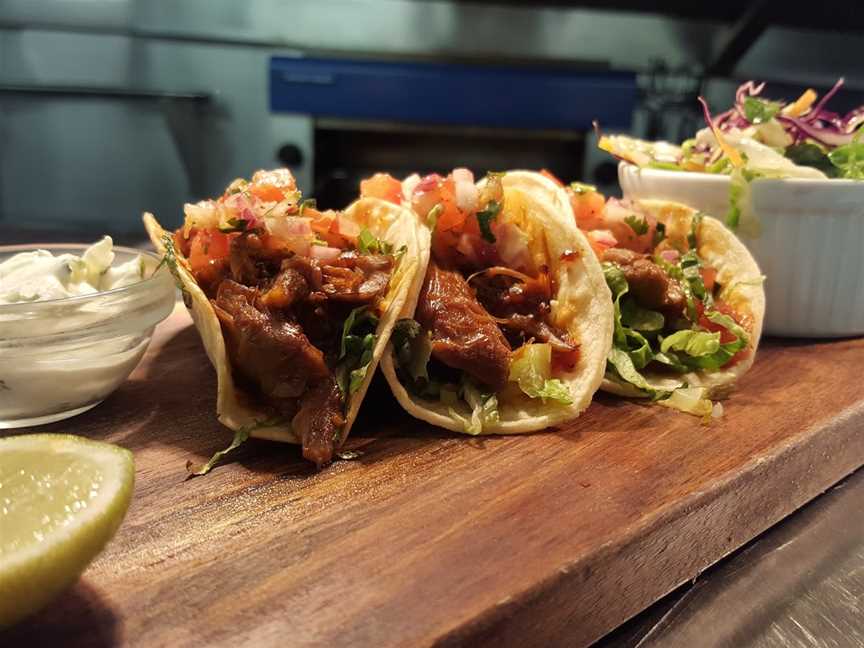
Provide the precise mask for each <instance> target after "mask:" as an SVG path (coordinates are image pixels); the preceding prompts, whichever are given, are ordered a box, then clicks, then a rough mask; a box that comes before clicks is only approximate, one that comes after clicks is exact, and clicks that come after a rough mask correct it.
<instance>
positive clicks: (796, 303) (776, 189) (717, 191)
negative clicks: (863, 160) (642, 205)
mask: <svg viewBox="0 0 864 648" xmlns="http://www.w3.org/2000/svg"><path fill="white" fill-rule="evenodd" d="M618 179H619V182H620V183H621V188H622V189H623V191H624V197H625V198H634V199H638V198H654V199H660V200H674V201H677V202H682V203H685V204H687V205H690V206H691V207H695V208H696V209H699V210H700V211H703V212H705V213H706V214H710V215H712V216H715V217H716V218H718V219H720V220H723V219H724V218H725V215H726V211H727V210H728V208H729V177H728V176H723V175H712V174H707V173H690V172H684V171H663V170H658V169H640V168H639V167H636V166H633V165H631V164H626V163H623V162H622V163H621V164H620V165H619V166H618ZM752 200H753V211H754V213H755V214H756V216H757V217H758V218H759V221H760V223H761V226H762V233H761V235H760V236H759V237H758V238H754V239H747V238H743V237H742V241H743V242H744V244H745V245H747V247H748V248H749V249H750V251H751V252H752V253H753V256H754V257H755V258H756V261H757V262H758V263H759V266H760V267H761V268H762V273H763V274H764V275H765V276H766V280H765V297H766V300H767V308H766V314H765V332H766V333H768V334H769V335H777V336H783V337H843V336H849V335H862V334H864V182H858V181H854V180H810V179H787V180H768V179H761V180H755V181H754V182H753V184H752Z"/></svg>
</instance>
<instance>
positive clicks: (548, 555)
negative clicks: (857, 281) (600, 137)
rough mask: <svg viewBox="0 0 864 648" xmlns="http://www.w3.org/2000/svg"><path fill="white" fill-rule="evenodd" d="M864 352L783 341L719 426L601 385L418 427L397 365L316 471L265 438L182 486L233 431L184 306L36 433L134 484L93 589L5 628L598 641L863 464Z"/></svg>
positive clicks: (62, 639) (290, 637) (196, 639)
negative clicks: (511, 424)
mask: <svg viewBox="0 0 864 648" xmlns="http://www.w3.org/2000/svg"><path fill="white" fill-rule="evenodd" d="M862 359H864V339H858V340H843V341H835V342H824V343H808V344H804V343H794V342H785V343H779V342H771V341H769V342H767V343H765V344H764V345H763V348H762V349H760V351H759V356H758V359H757V362H756V364H755V366H754V368H753V370H752V371H751V372H750V373H749V374H748V375H747V376H746V378H745V379H744V380H743V381H742V383H741V385H740V389H739V391H738V392H737V393H736V394H735V395H734V396H733V397H732V398H731V399H730V400H729V401H727V402H726V414H725V416H724V418H723V419H722V421H720V422H718V423H714V424H712V425H710V426H704V425H702V424H700V422H699V421H698V419H695V418H693V417H690V416H686V415H683V414H679V413H676V412H673V411H669V410H666V409H664V408H661V407H647V406H641V405H637V404H633V403H630V402H623V401H619V400H616V399H613V398H608V397H604V396H600V397H598V398H597V400H596V401H595V403H594V404H593V405H592V406H591V408H590V409H589V410H588V412H587V413H586V414H585V415H583V416H582V417H581V418H580V419H579V420H578V421H576V422H575V423H573V424H572V425H568V426H566V427H564V428H561V429H557V430H550V431H548V432H547V433H543V434H534V435H527V436H516V437H500V438H477V439H475V438H470V437H466V436H457V435H453V434H449V433H447V432H444V431H440V430H436V429H433V428H430V427H429V426H427V425H426V424H423V423H420V422H418V421H415V420H413V419H412V418H410V417H408V416H407V415H405V414H404V413H403V412H402V411H401V410H400V408H399V407H398V405H397V404H396V401H395V400H393V399H392V397H391V396H390V394H389V392H388V391H387V387H386V384H385V383H384V382H383V380H382V381H380V382H378V383H376V386H375V387H374V389H373V390H372V391H371V392H370V394H369V397H368V400H367V402H366V403H364V408H363V410H362V412H361V417H360V419H359V420H358V422H357V425H356V426H355V428H354V432H353V434H352V437H351V439H350V440H349V447H353V448H357V449H359V450H360V452H362V455H361V456H360V457H359V458H358V459H355V460H352V461H339V462H337V463H335V464H334V465H333V466H331V467H330V468H328V469H326V470H324V471H322V472H320V473H318V472H316V471H315V469H314V468H312V467H310V466H309V465H307V464H306V463H305V462H303V461H302V459H301V458H300V453H299V450H298V448H297V447H295V446H286V445H281V444H276V443H269V442H259V441H253V442H250V443H248V444H247V445H245V446H244V447H243V448H242V449H241V450H240V451H239V452H238V453H237V455H236V457H235V461H234V462H233V463H230V464H226V465H223V466H220V467H218V468H216V469H215V470H214V471H213V472H212V473H211V474H210V475H208V476H205V477H198V478H194V479H188V480H187V479H186V470H185V464H186V461H187V460H188V459H192V460H193V461H195V462H196V463H199V462H202V461H204V460H205V459H206V458H208V457H209V456H210V454H211V453H212V452H213V451H214V450H216V449H219V448H221V447H223V446H225V445H226V444H227V442H228V441H229V439H230V434H229V433H227V431H226V430H224V429H223V428H221V427H220V426H219V424H218V423H217V422H216V421H215V417H214V390H215V380H214V375H213V371H212V369H211V368H210V366H209V365H208V363H207V360H206V357H205V355H204V353H203V350H202V348H201V345H200V343H199V341H198V337H197V334H196V332H195V330H194V329H193V328H192V327H191V325H190V322H189V319H188V316H187V315H186V313H185V312H184V311H182V310H178V311H176V312H175V313H174V315H172V316H171V318H170V319H169V320H167V321H166V322H164V323H163V324H162V325H160V327H159V328H158V330H157V333H156V335H155V337H154V339H153V343H152V345H151V346H150V349H149V350H148V353H147V356H146V358H145V359H144V361H143V362H142V363H141V365H140V366H139V367H138V368H137V370H136V371H135V373H134V374H133V375H132V377H131V378H130V380H129V381H128V382H127V383H126V384H125V385H124V386H123V387H122V388H121V389H120V390H118V391H117V392H116V393H115V394H114V395H113V396H111V397H110V398H109V399H108V400H107V401H105V402H104V403H103V404H101V405H100V406H99V407H97V408H95V409H94V410H92V411H91V412H88V413H87V414H84V415H82V416H80V417H78V418H75V419H72V420H69V421H66V422H63V423H58V424H54V425H51V426H46V427H43V428H39V431H46V432H47V431H53V432H60V431H64V432H71V433H75V434H81V435H86V436H88V437H91V438H94V439H103V440H106V441H111V442H114V443H118V444H120V445H122V446H125V447H127V448H130V449H132V450H133V451H134V453H135V461H136V466H137V470H136V478H137V483H136V487H135V497H134V500H133V503H132V506H131V509H130V510H129V513H128V515H127V518H126V520H125V522H124V524H123V526H122V527H121V529H120V531H119V533H118V534H117V537H116V538H115V539H114V540H113V541H112V542H111V544H110V545H109V546H108V548H107V549H106V551H105V552H104V553H103V554H102V555H101V556H100V557H99V558H98V559H97V560H96V561H95V563H94V564H93V565H92V566H91V567H90V568H89V569H88V570H87V571H86V572H85V574H84V576H83V577H82V578H81V580H80V581H79V583H78V584H77V585H76V586H75V587H74V588H73V589H72V590H71V591H69V592H67V593H66V594H65V595H63V596H61V597H60V599H59V600H57V601H56V602H55V603H54V604H52V605H51V606H50V607H49V608H48V609H47V610H46V611H44V612H42V613H40V614H39V615H37V616H36V617H35V618H33V619H32V620H30V621H27V622H25V623H23V624H21V625H19V626H18V627H16V628H14V629H13V630H12V631H10V632H7V634H6V635H5V637H4V636H2V635H0V644H4V645H6V644H5V642H6V641H8V642H9V644H8V645H43V643H44V644H45V645H64V646H94V645H113V644H118V643H122V644H127V645H156V646H191V645H211V646H222V645H224V646H237V645H246V644H249V645H256V646H261V645H279V646H358V647H364V646H375V647H376V648H377V647H385V646H429V645H443V646H453V645H470V646H486V645H489V646H496V648H501V647H503V646H551V645H565V646H580V645H586V644H588V643H590V642H591V641H593V640H595V639H597V638H598V637H600V636H601V635H603V634H604V633H606V632H607V631H609V630H611V629H612V628H613V627H615V626H617V625H618V624H620V623H621V622H623V621H624V620H626V619H627V618H628V617H630V616H631V615H633V614H635V613H637V612H639V611H640V610H641V609H643V608H645V607H646V606H648V605H650V604H651V603H652V602H653V601H655V600H656V599H657V598H659V597H660V596H662V595H663V594H665V593H667V592H669V591H670V590H672V589H673V588H675V587H676V586H677V585H679V584H681V583H682V582H684V581H686V580H688V579H691V578H693V577H694V576H696V575H697V574H698V573H699V572H700V571H701V570H703V569H705V568H706V567H707V566H708V565H710V564H711V563H713V562H715V561H717V560H718V559H719V558H721V557H723V556H724V555H726V554H727V553H729V552H731V551H732V550H734V549H735V548H736V547H739V546H740V545H741V544H743V543H745V542H746V541H748V540H749V539H751V538H752V537H754V536H755V535H756V534H758V533H760V532H761V531H763V530H764V529H766V528H768V527H769V526H771V525H772V524H774V523H775V522H777V521H778V520H780V519H781V518H783V517H784V516H785V515H787V514H789V513H790V512H791V511H793V510H794V509H796V508H798V507H799V506H801V505H802V504H804V503H805V502H807V501H808V500H809V499H811V498H812V497H814V496H815V495H817V494H819V493H820V492H822V491H823V490H824V489H825V488H827V487H828V486H830V485H831V484H833V483H835V482H836V481H838V480H839V479H840V478H842V477H843V476H844V475H846V474H848V473H849V472H851V471H852V470H854V469H855V468H857V467H858V466H859V465H861V464H864V434H862V426H864V393H862V390H861V388H860V380H861V371H862V370H861V361H862ZM28 431H29V430H28ZM49 640H50V641H53V642H54V643H53V644H47V642H48V641H49Z"/></svg>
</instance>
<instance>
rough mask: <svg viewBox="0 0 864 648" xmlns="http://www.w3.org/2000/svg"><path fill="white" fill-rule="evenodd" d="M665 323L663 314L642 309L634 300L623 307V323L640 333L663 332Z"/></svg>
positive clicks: (630, 300)
mask: <svg viewBox="0 0 864 648" xmlns="http://www.w3.org/2000/svg"><path fill="white" fill-rule="evenodd" d="M665 322H666V318H665V317H664V316H663V313H658V312H657V311H653V310H648V309H647V308H642V307H641V306H639V305H638V304H637V303H636V302H635V301H634V300H632V299H628V300H627V301H625V302H624V303H623V304H622V305H621V323H622V324H624V325H625V326H627V327H629V328H631V329H633V330H635V331H639V332H640V333H654V332H656V331H662V330H663V325H664V324H665Z"/></svg>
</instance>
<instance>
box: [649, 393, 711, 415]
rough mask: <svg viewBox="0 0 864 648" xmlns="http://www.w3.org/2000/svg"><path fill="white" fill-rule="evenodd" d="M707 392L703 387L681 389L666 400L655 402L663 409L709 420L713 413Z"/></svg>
mask: <svg viewBox="0 0 864 648" xmlns="http://www.w3.org/2000/svg"><path fill="white" fill-rule="evenodd" d="M707 391H708V390H706V389H705V388H704V387H681V388H680V389H676V390H675V391H673V392H672V394H671V395H670V396H669V397H668V398H663V399H660V400H658V401H657V402H658V403H659V404H660V405H663V406H665V407H670V408H672V409H677V410H678V411H680V412H686V413H687V414H693V415H694V416H701V417H702V419H703V420H709V419H710V418H711V416H712V414H713V412H714V403H712V402H711V399H710V398H708V397H707ZM720 411H722V409H721V410H720Z"/></svg>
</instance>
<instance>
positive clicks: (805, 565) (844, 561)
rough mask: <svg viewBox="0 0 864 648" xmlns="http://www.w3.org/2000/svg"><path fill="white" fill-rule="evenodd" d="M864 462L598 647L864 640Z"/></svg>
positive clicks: (746, 646)
mask: <svg viewBox="0 0 864 648" xmlns="http://www.w3.org/2000/svg"><path fill="white" fill-rule="evenodd" d="M862 512H864V469H859V470H858V471H857V472H856V473H854V474H852V475H850V476H849V477H847V478H846V479H845V480H844V481H842V482H840V483H839V484H838V485H837V486H835V487H834V488H832V489H831V490H829V491H828V492H826V493H824V494H823V495H822V496H820V497H819V498H817V499H816V500H814V501H812V502H810V503H809V504H808V505H807V506H805V507H804V508H803V509H800V510H799V511H797V512H796V513H794V514H793V515H791V516H789V517H788V518H786V520H784V521H783V522H781V523H780V524H778V525H777V526H775V527H774V528H772V529H770V530H769V531H767V532H766V533H764V534H763V535H761V536H759V537H758V538H756V539H755V540H753V541H752V542H750V543H749V544H747V545H746V546H745V547H743V548H742V549H740V550H739V551H737V552H735V553H734V554H732V555H731V556H729V557H728V558H726V559H725V560H723V561H721V562H720V563H718V564H717V565H715V566H714V567H712V568H711V569H709V570H707V571H706V572H705V573H703V574H702V575H700V576H699V577H698V578H696V579H695V581H694V583H692V584H689V585H686V586H684V587H682V588H679V589H678V590H676V591H675V592H673V593H672V594H670V595H669V596H667V597H666V598H664V599H662V600H661V601H659V602H658V603H656V604H655V605H654V606H652V607H651V608H649V609H648V610H646V611H644V612H643V613H642V614H640V615H638V616H637V617H635V618H634V619H632V620H631V621H629V622H628V623H626V624H624V625H623V626H621V627H620V628H619V629H618V630H616V631H614V632H613V633H611V634H610V635H608V636H607V637H605V638H604V639H602V640H600V641H599V642H597V644H595V646H594V648H667V647H677V646H687V647H694V648H696V647H698V648H715V647H716V648H733V647H734V648H751V647H752V648H779V647H783V648H788V647H792V648H805V647H807V648H811V647H815V648H823V647H824V648H829V647H830V648H845V647H847V646H848V647H850V648H851V647H857V646H864V515H862Z"/></svg>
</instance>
